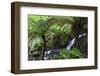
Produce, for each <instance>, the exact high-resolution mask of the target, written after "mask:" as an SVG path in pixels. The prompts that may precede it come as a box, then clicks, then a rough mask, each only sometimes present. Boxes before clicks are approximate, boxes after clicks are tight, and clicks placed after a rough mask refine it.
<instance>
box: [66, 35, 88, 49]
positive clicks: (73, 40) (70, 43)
mask: <svg viewBox="0 0 100 76" xmlns="http://www.w3.org/2000/svg"><path fill="white" fill-rule="evenodd" d="M85 35H86V33H83V34H79V39H80V38H81V37H83V36H85ZM74 43H75V38H73V39H72V40H71V41H70V42H69V44H68V45H67V46H66V49H67V50H70V49H71V48H72V46H73V45H74Z"/></svg>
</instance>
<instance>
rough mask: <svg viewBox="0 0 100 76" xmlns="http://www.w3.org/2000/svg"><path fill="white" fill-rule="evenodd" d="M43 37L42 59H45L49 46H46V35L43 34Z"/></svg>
mask: <svg viewBox="0 0 100 76" xmlns="http://www.w3.org/2000/svg"><path fill="white" fill-rule="evenodd" d="M41 38H42V40H43V50H42V52H41V56H40V59H41V60H44V55H45V51H46V50H47V46H46V43H47V41H46V38H45V35H42V36H41Z"/></svg>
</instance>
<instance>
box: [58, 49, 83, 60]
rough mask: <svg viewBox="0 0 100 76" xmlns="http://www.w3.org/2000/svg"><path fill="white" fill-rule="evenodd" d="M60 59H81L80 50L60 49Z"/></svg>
mask: <svg viewBox="0 0 100 76" xmlns="http://www.w3.org/2000/svg"><path fill="white" fill-rule="evenodd" d="M59 58H60V59H75V58H82V54H81V52H80V50H78V49H77V48H72V50H69V51H68V50H66V49H65V48H63V49H61V52H60V55H59Z"/></svg>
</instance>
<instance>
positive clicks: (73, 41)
mask: <svg viewBox="0 0 100 76" xmlns="http://www.w3.org/2000/svg"><path fill="white" fill-rule="evenodd" d="M74 43H75V38H73V39H72V40H71V41H70V43H69V45H68V46H67V47H66V48H67V50H70V49H71V47H72V46H73V45H74Z"/></svg>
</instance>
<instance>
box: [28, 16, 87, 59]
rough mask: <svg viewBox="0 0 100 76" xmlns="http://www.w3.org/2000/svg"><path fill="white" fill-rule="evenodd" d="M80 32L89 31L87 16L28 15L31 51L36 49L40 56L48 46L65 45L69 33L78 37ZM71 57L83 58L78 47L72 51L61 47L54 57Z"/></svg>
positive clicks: (57, 46) (35, 52)
mask: <svg viewBox="0 0 100 76" xmlns="http://www.w3.org/2000/svg"><path fill="white" fill-rule="evenodd" d="M80 32H87V18H86V17H70V16H41V15H40V16H39V15H38V16H37V15H28V46H29V48H30V49H29V52H31V51H34V52H33V53H34V54H39V56H40V55H41V52H42V51H44V52H45V51H46V49H47V48H51V49H52V48H55V47H56V48H59V47H62V46H64V45H65V44H66V42H67V40H68V36H69V35H71V36H74V37H76V38H77V36H78V35H79V33H80ZM43 36H44V39H43ZM43 45H45V47H44V46H43ZM42 56H43V55H42ZM40 57H41V56H40ZM37 58H38V59H40V58H39V57H37ZM37 58H36V59H37ZM70 58H82V54H81V52H80V50H79V49H77V47H76V48H72V49H71V50H70V51H67V50H66V48H60V54H59V55H54V56H53V58H52V59H70Z"/></svg>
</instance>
